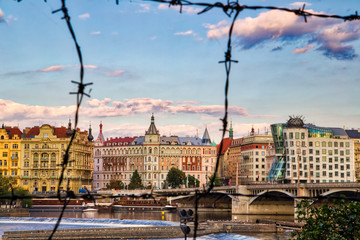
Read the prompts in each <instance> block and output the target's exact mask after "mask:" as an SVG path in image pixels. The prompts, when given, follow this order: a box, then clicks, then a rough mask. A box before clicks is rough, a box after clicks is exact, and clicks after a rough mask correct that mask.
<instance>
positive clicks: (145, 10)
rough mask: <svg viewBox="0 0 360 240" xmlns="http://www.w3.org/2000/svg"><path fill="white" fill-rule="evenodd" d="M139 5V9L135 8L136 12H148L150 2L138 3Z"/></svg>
mask: <svg viewBox="0 0 360 240" xmlns="http://www.w3.org/2000/svg"><path fill="white" fill-rule="evenodd" d="M139 6H140V7H141V9H140V10H137V11H136V12H137V13H147V12H150V4H147V3H140V4H139Z"/></svg>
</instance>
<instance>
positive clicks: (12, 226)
mask: <svg viewBox="0 0 360 240" xmlns="http://www.w3.org/2000/svg"><path fill="white" fill-rule="evenodd" d="M59 214H60V213H59V212H30V217H28V218H24V217H22V218H0V236H1V235H2V234H3V233H4V232H5V231H21V230H34V229H36V230H40V229H41V230H50V229H52V228H53V227H54V225H55V223H56V220H57V217H58V216H59ZM256 219H272V220H275V219H279V220H289V221H291V220H292V219H291V217H284V216H274V215H271V216H264V215H251V216H249V215H231V213H226V212H200V213H199V221H205V220H241V221H249V222H254V221H256ZM135 226H179V216H178V214H177V212H167V211H165V212H160V211H159V212H116V213H97V212H85V213H83V212H65V213H64V216H63V219H62V221H61V225H60V227H59V228H60V229H70V228H94V227H135ZM289 237H290V233H281V234H247V236H245V235H238V234H213V235H208V236H204V237H201V238H198V239H230V240H238V239H241V240H254V239H264V240H265V239H266V240H283V239H289ZM180 239H181V238H180Z"/></svg>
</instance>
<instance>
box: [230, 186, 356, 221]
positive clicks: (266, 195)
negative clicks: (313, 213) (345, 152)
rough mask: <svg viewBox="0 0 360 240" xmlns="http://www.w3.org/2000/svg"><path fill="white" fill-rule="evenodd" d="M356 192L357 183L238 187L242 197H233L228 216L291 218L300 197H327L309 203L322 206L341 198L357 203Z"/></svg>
mask: <svg viewBox="0 0 360 240" xmlns="http://www.w3.org/2000/svg"><path fill="white" fill-rule="evenodd" d="M359 191H360V183H300V184H259V185H241V186H239V188H238V191H237V192H238V193H240V194H244V195H245V196H236V199H235V200H233V201H232V213H233V214H278V215H295V211H296V205H297V203H298V202H299V201H301V197H314V198H316V197H325V196H327V197H329V198H326V199H324V198H320V200H318V201H315V202H314V203H313V204H322V203H323V202H324V201H331V197H339V196H341V195H345V196H346V197H351V198H353V199H358V200H360V193H359ZM296 197H297V198H296Z"/></svg>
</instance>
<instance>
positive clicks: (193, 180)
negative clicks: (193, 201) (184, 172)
mask: <svg viewBox="0 0 360 240" xmlns="http://www.w3.org/2000/svg"><path fill="white" fill-rule="evenodd" d="M187 181H188V187H191V188H192V187H199V185H200V181H199V180H198V179H196V178H195V177H194V176H192V175H188V180H187Z"/></svg>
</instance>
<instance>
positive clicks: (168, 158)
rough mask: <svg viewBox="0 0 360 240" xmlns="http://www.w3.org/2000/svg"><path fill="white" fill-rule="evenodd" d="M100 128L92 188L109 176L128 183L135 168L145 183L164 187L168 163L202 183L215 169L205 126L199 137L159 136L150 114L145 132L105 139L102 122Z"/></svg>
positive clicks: (103, 183)
mask: <svg viewBox="0 0 360 240" xmlns="http://www.w3.org/2000/svg"><path fill="white" fill-rule="evenodd" d="M100 129H101V130H100V133H101V134H99V137H98V138H97V140H96V141H95V165H94V167H95V168H94V185H93V186H94V187H95V188H106V186H107V185H108V184H109V183H110V181H111V180H112V179H115V180H121V181H122V182H123V183H124V184H125V185H128V184H129V183H130V180H131V177H132V174H133V173H134V171H135V170H137V171H138V172H139V174H140V177H141V179H142V184H143V185H144V186H145V187H147V186H152V187H153V188H164V187H165V186H166V183H165V182H166V177H167V173H168V172H169V170H170V169H171V168H172V167H175V168H177V169H180V170H182V171H184V172H185V174H186V175H192V176H194V177H195V178H196V179H198V180H199V181H200V184H201V185H202V184H206V182H207V179H208V177H210V175H211V174H212V173H213V172H214V170H215V164H216V145H215V144H213V143H211V141H210V137H209V134H208V132H207V129H205V132H204V136H203V138H199V137H197V136H195V137H178V136H161V135H160V133H159V131H158V130H157V128H156V125H155V118H154V116H152V117H151V122H150V126H149V128H148V130H147V131H145V135H144V136H140V137H117V138H110V139H106V140H105V139H104V137H103V135H102V124H101V126H100Z"/></svg>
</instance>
